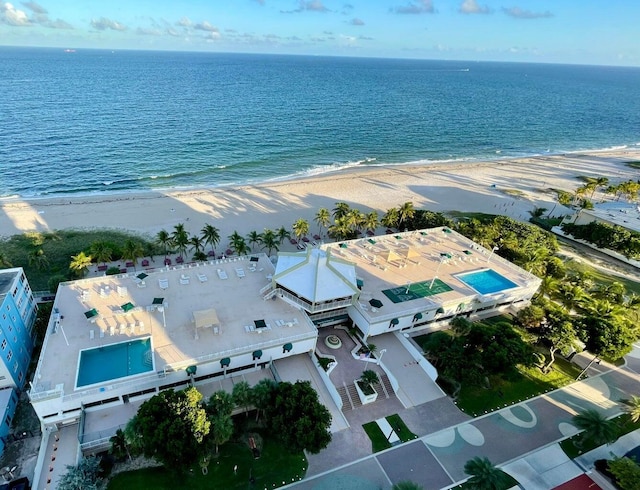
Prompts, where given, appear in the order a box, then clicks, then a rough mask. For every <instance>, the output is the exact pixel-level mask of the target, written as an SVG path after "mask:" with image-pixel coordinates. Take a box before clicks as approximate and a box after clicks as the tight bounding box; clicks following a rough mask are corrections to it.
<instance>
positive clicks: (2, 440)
mask: <svg viewBox="0 0 640 490" xmlns="http://www.w3.org/2000/svg"><path fill="white" fill-rule="evenodd" d="M17 405H18V394H17V393H16V390H15V389H13V388H10V387H7V388H2V389H0V417H2V418H1V419H0V455H1V454H2V453H3V452H4V448H5V446H6V437H7V436H8V435H9V432H10V431H11V422H12V421H13V416H14V414H15V413H16V406H17Z"/></svg>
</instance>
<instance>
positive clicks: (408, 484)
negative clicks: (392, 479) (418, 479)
mask: <svg viewBox="0 0 640 490" xmlns="http://www.w3.org/2000/svg"><path fill="white" fill-rule="evenodd" d="M391 490H423V489H422V487H421V486H420V485H418V484H417V483H413V482H412V481H409V480H404V481H399V482H398V483H396V484H395V485H394V486H392V487H391Z"/></svg>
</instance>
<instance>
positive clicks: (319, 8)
mask: <svg viewBox="0 0 640 490" xmlns="http://www.w3.org/2000/svg"><path fill="white" fill-rule="evenodd" d="M305 11H309V12H328V11H329V9H328V8H327V7H325V6H324V4H323V3H322V0H298V8H297V9H293V10H281V11H280V12H281V13H283V14H297V13H300V12H305Z"/></svg>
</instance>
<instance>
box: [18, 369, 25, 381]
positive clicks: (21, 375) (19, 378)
mask: <svg viewBox="0 0 640 490" xmlns="http://www.w3.org/2000/svg"><path fill="white" fill-rule="evenodd" d="M22 378H24V373H23V372H22V371H20V373H19V374H18V382H19V383H22Z"/></svg>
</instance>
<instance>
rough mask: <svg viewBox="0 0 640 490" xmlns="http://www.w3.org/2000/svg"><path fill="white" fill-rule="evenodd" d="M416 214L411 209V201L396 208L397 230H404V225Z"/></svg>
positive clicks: (412, 208)
mask: <svg viewBox="0 0 640 490" xmlns="http://www.w3.org/2000/svg"><path fill="white" fill-rule="evenodd" d="M415 214H416V210H415V208H414V207H413V203H412V202H411V201H407V202H405V203H404V204H403V205H401V206H400V207H399V208H398V229H400V230H403V229H406V226H405V225H406V223H407V221H409V220H410V219H412V218H413V217H414V216H415Z"/></svg>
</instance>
